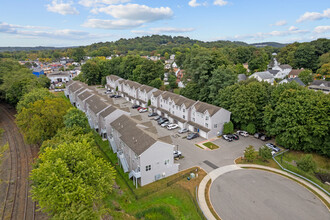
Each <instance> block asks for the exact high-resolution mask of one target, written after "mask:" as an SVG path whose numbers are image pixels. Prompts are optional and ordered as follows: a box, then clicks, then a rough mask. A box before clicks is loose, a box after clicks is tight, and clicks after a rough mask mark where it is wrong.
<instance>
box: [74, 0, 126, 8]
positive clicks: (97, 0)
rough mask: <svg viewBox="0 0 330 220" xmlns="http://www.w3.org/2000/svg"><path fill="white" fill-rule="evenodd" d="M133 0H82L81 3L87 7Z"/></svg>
mask: <svg viewBox="0 0 330 220" xmlns="http://www.w3.org/2000/svg"><path fill="white" fill-rule="evenodd" d="M130 1H131V0H80V1H79V4H81V5H83V6H85V7H97V6H101V5H115V4H121V3H127V2H130Z"/></svg>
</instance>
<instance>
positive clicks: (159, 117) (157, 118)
mask: <svg viewBox="0 0 330 220" xmlns="http://www.w3.org/2000/svg"><path fill="white" fill-rule="evenodd" d="M161 118H162V116H160V115H157V116H156V117H154V120H155V121H158V120H159V119H161Z"/></svg>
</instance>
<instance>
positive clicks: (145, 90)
mask: <svg viewBox="0 0 330 220" xmlns="http://www.w3.org/2000/svg"><path fill="white" fill-rule="evenodd" d="M154 91H157V89H156V88H153V87H151V86H147V85H142V86H140V87H139V88H138V91H137V94H138V98H137V101H136V104H138V105H140V106H142V107H144V108H147V107H148V101H149V100H151V95H152V93H153V92H154Z"/></svg>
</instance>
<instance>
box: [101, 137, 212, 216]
mask: <svg viewBox="0 0 330 220" xmlns="http://www.w3.org/2000/svg"><path fill="white" fill-rule="evenodd" d="M95 140H96V142H97V144H98V146H99V148H100V149H101V150H102V154H103V156H104V158H105V159H107V160H111V161H112V163H113V164H114V165H115V166H116V167H117V166H118V165H116V163H117V157H116V154H114V153H112V150H111V149H110V148H109V143H108V141H102V139H101V137H100V136H99V135H97V134H96V133H95ZM117 170H118V172H120V174H119V173H117V176H116V185H115V187H114V191H113V193H112V194H111V195H109V196H108V198H107V199H106V206H107V208H108V209H109V212H110V215H111V216H112V217H113V218H114V219H125V220H126V219H155V220H156V219H157V220H162V219H164V220H165V219H166V220H167V219H169V220H170V219H203V216H202V214H201V212H200V211H199V209H198V205H197V202H196V200H195V198H196V194H195V190H196V187H197V186H198V184H199V182H200V181H201V180H202V179H203V177H204V176H205V175H206V173H205V172H204V171H203V170H200V169H198V172H197V174H198V177H196V178H194V179H191V180H187V178H186V177H182V175H183V174H185V173H187V172H188V171H190V170H187V171H182V172H180V173H178V174H175V175H172V176H170V177H167V178H165V179H161V180H159V181H157V182H154V183H151V184H148V185H146V186H144V187H139V188H138V189H135V186H134V185H133V181H132V180H128V174H127V173H123V171H122V169H120V168H119V167H117ZM191 170H192V171H195V168H193V169H191ZM195 173H196V172H195ZM174 179H178V181H177V182H175V183H174V184H172V185H170V186H167V183H168V182H170V181H172V180H174ZM132 191H133V192H132ZM134 194H135V195H137V197H138V199H136V197H135V196H134Z"/></svg>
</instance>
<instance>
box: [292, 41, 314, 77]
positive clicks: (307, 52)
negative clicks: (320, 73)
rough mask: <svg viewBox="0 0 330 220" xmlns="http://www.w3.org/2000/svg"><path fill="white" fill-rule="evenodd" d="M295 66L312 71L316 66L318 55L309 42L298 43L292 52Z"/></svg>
mask: <svg viewBox="0 0 330 220" xmlns="http://www.w3.org/2000/svg"><path fill="white" fill-rule="evenodd" d="M294 57H295V65H294V66H295V67H296V68H305V69H311V70H313V71H315V70H316V68H317V61H318V56H317V55H316V50H315V47H314V46H313V45H311V44H309V43H303V44H301V45H299V47H298V48H297V50H296V51H295V53H294Z"/></svg>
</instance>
